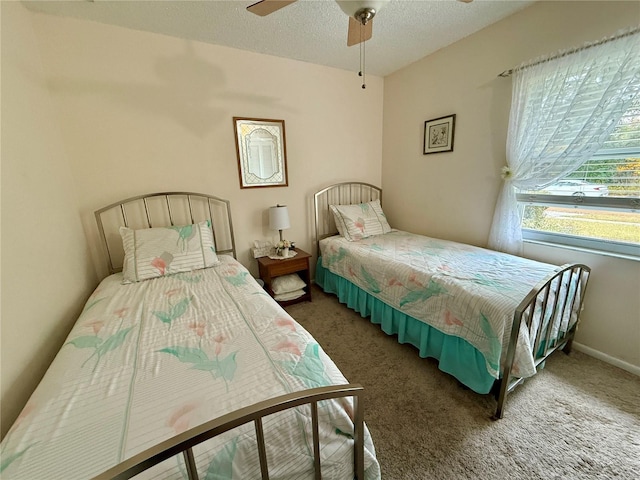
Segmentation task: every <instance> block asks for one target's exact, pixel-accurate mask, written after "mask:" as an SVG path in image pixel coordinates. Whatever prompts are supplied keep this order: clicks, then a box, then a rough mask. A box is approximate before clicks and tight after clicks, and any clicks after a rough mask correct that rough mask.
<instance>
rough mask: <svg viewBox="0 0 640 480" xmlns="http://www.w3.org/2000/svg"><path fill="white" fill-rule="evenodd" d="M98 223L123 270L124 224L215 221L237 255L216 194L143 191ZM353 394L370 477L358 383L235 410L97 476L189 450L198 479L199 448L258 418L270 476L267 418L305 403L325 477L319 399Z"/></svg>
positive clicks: (222, 242) (222, 249)
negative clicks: (264, 422) (196, 452)
mask: <svg viewBox="0 0 640 480" xmlns="http://www.w3.org/2000/svg"><path fill="white" fill-rule="evenodd" d="M95 217H96V222H97V224H98V231H99V233H100V238H101V240H102V244H103V246H104V249H105V253H106V255H107V263H108V267H109V273H110V274H111V273H116V272H119V271H121V270H122V261H121V260H122V259H121V258H120V257H121V256H122V257H123V253H122V252H121V251H120V250H121V249H122V247H121V245H122V240H121V237H120V233H119V228H120V226H125V227H130V228H152V227H163V226H173V225H184V224H188V223H195V222H199V221H204V220H209V221H210V222H211V228H212V230H213V235H214V241H215V246H216V253H218V254H228V255H233V257H234V258H235V257H236V247H235V238H234V234H233V223H232V220H231V209H230V202H229V201H228V200H224V199H222V198H219V197H215V196H213V195H207V194H202V193H194V192H162V193H150V194H146V195H138V196H135V197H131V198H127V199H126V200H121V201H119V202H115V203H112V204H111V205H108V206H106V207H104V208H101V209H99V210H96V212H95ZM340 397H353V399H354V401H353V403H354V405H353V415H354V418H353V421H354V460H353V464H354V478H356V479H359V480H361V479H364V407H363V387H362V386H360V385H357V384H347V385H334V386H327V387H319V388H313V389H308V390H303V391H299V392H294V393H290V394H286V395H282V396H279V397H276V398H272V399H269V400H265V401H262V402H259V403H256V404H254V405H250V406H248V407H245V408H242V409H239V410H236V411H234V412H230V413H228V414H226V415H223V416H222V417H219V418H216V419H213V420H210V421H209V422H206V423H204V424H202V425H199V426H197V427H194V428H192V429H190V430H187V431H186V432H183V433H182V434H180V435H177V436H175V437H173V438H170V439H169V440H166V441H164V442H162V443H159V444H157V445H155V446H153V447H151V448H149V449H147V450H145V451H143V452H141V453H139V454H138V455H135V456H133V457H131V458H129V459H127V460H125V461H123V462H121V463H120V464H118V465H116V466H114V467H112V468H110V469H109V470H107V471H105V472H103V473H102V474H100V475H98V476H96V477H94V479H95V480H106V479H127V478H131V477H133V476H135V475H137V474H138V473H140V472H143V471H144V470H147V469H148V468H151V467H152V466H154V465H157V464H158V463H160V462H162V461H164V460H166V459H168V458H170V457H172V456H175V455H178V454H180V453H182V454H183V456H184V460H185V464H186V466H187V474H188V477H189V479H190V480H198V478H199V477H198V473H197V470H196V463H195V458H194V455H193V447H194V446H196V445H198V444H200V443H202V442H204V441H206V440H209V439H211V438H213V437H215V436H216V435H219V434H222V433H224V432H227V431H229V430H232V429H234V428H236V427H239V426H241V425H244V424H246V423H249V422H254V426H255V431H256V439H257V449H258V456H259V460H260V470H261V476H262V479H263V480H267V479H268V478H269V472H268V465H267V455H266V446H265V438H264V433H263V428H262V418H264V417H266V416H268V415H271V414H274V413H277V412H281V411H284V410H287V409H291V408H297V407H300V406H302V405H305V404H309V405H310V406H311V417H312V430H313V453H314V458H313V462H314V473H315V476H314V478H315V479H316V480H320V479H321V478H322V474H321V465H320V440H319V432H318V402H320V401H322V400H329V399H334V398H340Z"/></svg>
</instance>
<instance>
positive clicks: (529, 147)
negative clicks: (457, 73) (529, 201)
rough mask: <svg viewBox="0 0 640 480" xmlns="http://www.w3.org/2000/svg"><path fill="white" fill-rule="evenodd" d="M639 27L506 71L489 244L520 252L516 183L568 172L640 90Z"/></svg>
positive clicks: (537, 185)
mask: <svg viewBox="0 0 640 480" xmlns="http://www.w3.org/2000/svg"><path fill="white" fill-rule="evenodd" d="M638 52H640V30H639V29H636V30H634V31H631V32H626V33H624V34H621V35H619V36H618V37H617V38H616V39H613V40H604V41H602V42H598V44H594V45H591V46H585V47H584V48H582V49H580V50H578V51H576V52H575V53H571V54H559V55H556V56H554V57H552V58H551V59H548V60H542V61H539V62H536V63H534V64H532V65H530V66H522V67H520V68H518V69H516V71H515V72H514V74H513V92H512V100H511V101H512V103H511V113H510V118H509V130H508V134H507V152H506V153H507V166H506V167H504V168H503V175H502V176H503V178H504V180H505V181H504V185H503V187H502V190H501V192H500V195H499V197H498V202H497V204H496V210H495V213H494V217H493V223H492V225H491V232H490V234H489V244H488V245H489V248H492V249H494V250H498V251H502V252H507V253H512V254H514V255H521V254H522V231H521V227H520V226H521V221H522V219H521V218H520V212H519V210H518V204H517V201H516V189H527V190H529V189H531V190H537V189H541V188H544V187H546V186H547V185H550V184H552V183H554V182H555V181H556V180H557V179H559V178H561V177H563V176H565V175H567V174H569V173H571V172H573V171H574V170H576V169H577V168H579V167H580V165H582V164H583V163H584V162H586V161H587V160H589V158H590V157H591V156H592V155H593V154H594V153H595V152H596V151H597V150H598V149H599V148H600V147H601V145H602V144H603V143H604V141H605V140H606V139H607V138H608V137H609V135H610V133H611V132H612V131H613V129H614V128H615V126H616V125H617V124H618V122H619V120H620V118H621V116H622V115H623V114H624V112H625V111H626V110H627V108H628V107H629V105H630V104H631V102H632V101H633V100H634V98H635V97H636V95H638V92H640V54H638Z"/></svg>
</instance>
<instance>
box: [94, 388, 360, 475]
mask: <svg viewBox="0 0 640 480" xmlns="http://www.w3.org/2000/svg"><path fill="white" fill-rule="evenodd" d="M362 394H363V388H362V386H360V385H357V384H348V385H335V386H328V387H319V388H312V389H309V390H303V391H300V392H294V393H289V394H286V395H282V396H280V397H276V398H272V399H269V400H265V401H263V402H259V403H256V404H255V405H250V406H248V407H245V408H241V409H239V410H236V411H234V412H231V413H228V414H226V415H223V416H222V417H219V418H216V419H214V420H211V421H209V422H206V423H203V424H202V425H200V426H197V427H194V428H192V429H190V430H187V431H186V432H184V433H182V434H180V435H177V436H175V437H173V438H170V439H169V440H166V441H164V442H162V443H160V444H158V445H155V446H154V447H151V448H149V449H147V450H145V451H144V452H141V453H139V454H138V455H135V456H133V457H131V458H129V459H127V460H125V461H124V462H122V463H120V464H118V465H116V466H115V467H113V468H110V469H109V470H107V471H105V472H103V473H102V474H100V475H98V476H96V477H94V479H93V480H107V479H127V478H131V477H133V476H135V475H137V474H139V473H140V472H143V471H144V470H147V469H148V468H151V467H153V466H154V465H157V464H158V463H160V462H162V461H164V460H166V459H168V458H171V457H173V456H175V455H178V454H180V453H182V454H183V455H184V460H185V463H186V465H187V472H188V475H189V479H190V480H198V478H199V477H198V473H197V471H196V464H195V459H194V456H193V450H192V449H193V447H194V446H196V445H198V444H199V443H202V442H204V441H205V440H209V439H210V438H213V437H215V436H216V435H219V434H221V433H224V432H226V431H229V430H232V429H234V428H236V427H239V426H241V425H244V424H246V423H249V422H254V425H255V430H256V440H257V446H258V456H259V459H260V471H261V475H262V479H263V480H266V479H268V478H269V469H268V465H267V452H266V446H265V438H264V432H263V429H262V418H263V417H266V416H268V415H271V414H274V413H277V412H281V411H283V410H287V409H290V408H295V407H298V406H300V405H305V404H310V405H311V414H312V428H313V461H314V472H315V478H316V480H320V479H321V478H322V474H321V470H320V438H319V434H318V402H319V401H322V400H329V399H333V398H340V397H353V403H354V405H353V412H354V413H353V417H354V418H353V421H354V456H353V462H354V478H355V479H359V480H362V479H363V478H364V407H363V395H362Z"/></svg>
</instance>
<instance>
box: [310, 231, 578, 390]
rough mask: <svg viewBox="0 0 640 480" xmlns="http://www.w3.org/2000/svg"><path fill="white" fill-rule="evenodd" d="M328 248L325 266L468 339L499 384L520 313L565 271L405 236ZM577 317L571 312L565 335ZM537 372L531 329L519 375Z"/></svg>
mask: <svg viewBox="0 0 640 480" xmlns="http://www.w3.org/2000/svg"><path fill="white" fill-rule="evenodd" d="M320 249H321V253H322V266H323V267H324V268H326V269H328V270H329V271H331V272H332V273H334V274H336V275H339V276H341V277H343V278H345V279H347V280H349V281H350V282H352V283H354V284H355V285H357V286H358V287H360V288H362V289H363V290H365V291H367V292H369V293H370V294H371V295H373V296H375V297H376V298H378V299H379V300H381V301H383V302H385V303H386V304H388V305H390V306H392V307H393V308H395V309H397V310H399V311H402V312H403V313H405V314H407V315H409V316H411V317H413V318H415V319H417V320H420V321H423V322H425V323H427V324H428V325H430V326H432V327H434V328H436V329H438V330H440V331H441V332H443V333H446V334H448V335H454V336H457V337H460V338H463V339H465V340H466V341H467V342H469V343H470V344H471V345H472V346H473V347H475V348H476V349H477V350H478V351H479V352H481V353H482V354H483V356H484V358H485V360H486V368H487V371H488V372H489V373H490V374H491V375H492V376H493V377H494V378H499V370H500V366H501V361H503V360H504V356H505V354H506V348H507V346H508V344H509V337H510V334H511V326H512V323H513V314H514V311H515V309H516V307H517V306H518V304H519V303H520V302H521V301H522V300H523V299H524V298H525V296H526V295H527V294H528V293H529V291H530V290H531V289H532V287H534V286H535V285H536V284H537V283H538V282H539V281H540V280H541V279H543V278H545V277H546V276H547V275H549V274H550V273H552V272H554V270H555V269H556V268H557V267H556V266H555V265H549V264H546V263H541V262H536V261H533V260H528V259H525V258H520V257H516V256H512V255H507V254H504V253H499V252H495V251H491V250H486V249H483V248H478V247H474V246H471V245H465V244H461V243H456V242H450V241H446V240H438V239H433V238H429V237H425V236H421V235H415V234H412V233H407V232H403V231H397V230H394V231H392V232H390V233H387V234H384V235H376V236H372V237H368V238H365V239H362V240H359V241H355V242H349V241H347V240H346V239H344V238H343V237H341V236H334V237H329V238H325V239H323V240H322V241H321V242H320ZM569 317H572V316H571V315H569V312H568V309H567V315H566V319H565V320H564V328H565V329H566V324H567V323H568V322H569V321H570V320H569ZM572 318H575V315H574V316H573V317H572ZM546 320H547V321H548V319H546ZM537 321H538V320H535V323H534V325H537ZM558 325H559V326H560V325H562V324H561V323H559V324H558ZM535 371H536V370H535V365H534V360H533V354H532V346H531V345H530V342H529V332H528V330H527V329H526V328H525V327H524V326H523V327H522V328H521V329H520V336H519V340H518V346H517V349H516V357H515V362H514V365H513V369H512V373H513V374H514V375H516V376H520V377H528V376H531V375H533V374H535Z"/></svg>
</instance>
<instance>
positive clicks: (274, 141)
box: [233, 117, 289, 188]
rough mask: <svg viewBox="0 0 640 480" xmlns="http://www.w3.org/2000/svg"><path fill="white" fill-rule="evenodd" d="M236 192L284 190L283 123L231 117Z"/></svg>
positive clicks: (284, 146) (285, 166)
mask: <svg viewBox="0 0 640 480" xmlns="http://www.w3.org/2000/svg"><path fill="white" fill-rule="evenodd" d="M233 128H234V133H235V138H236V154H237V156H238V174H239V176H240V188H257V187H286V186H288V185H289V183H288V173H287V148H286V137H285V132H284V120H273V119H268V118H244V117H233Z"/></svg>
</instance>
